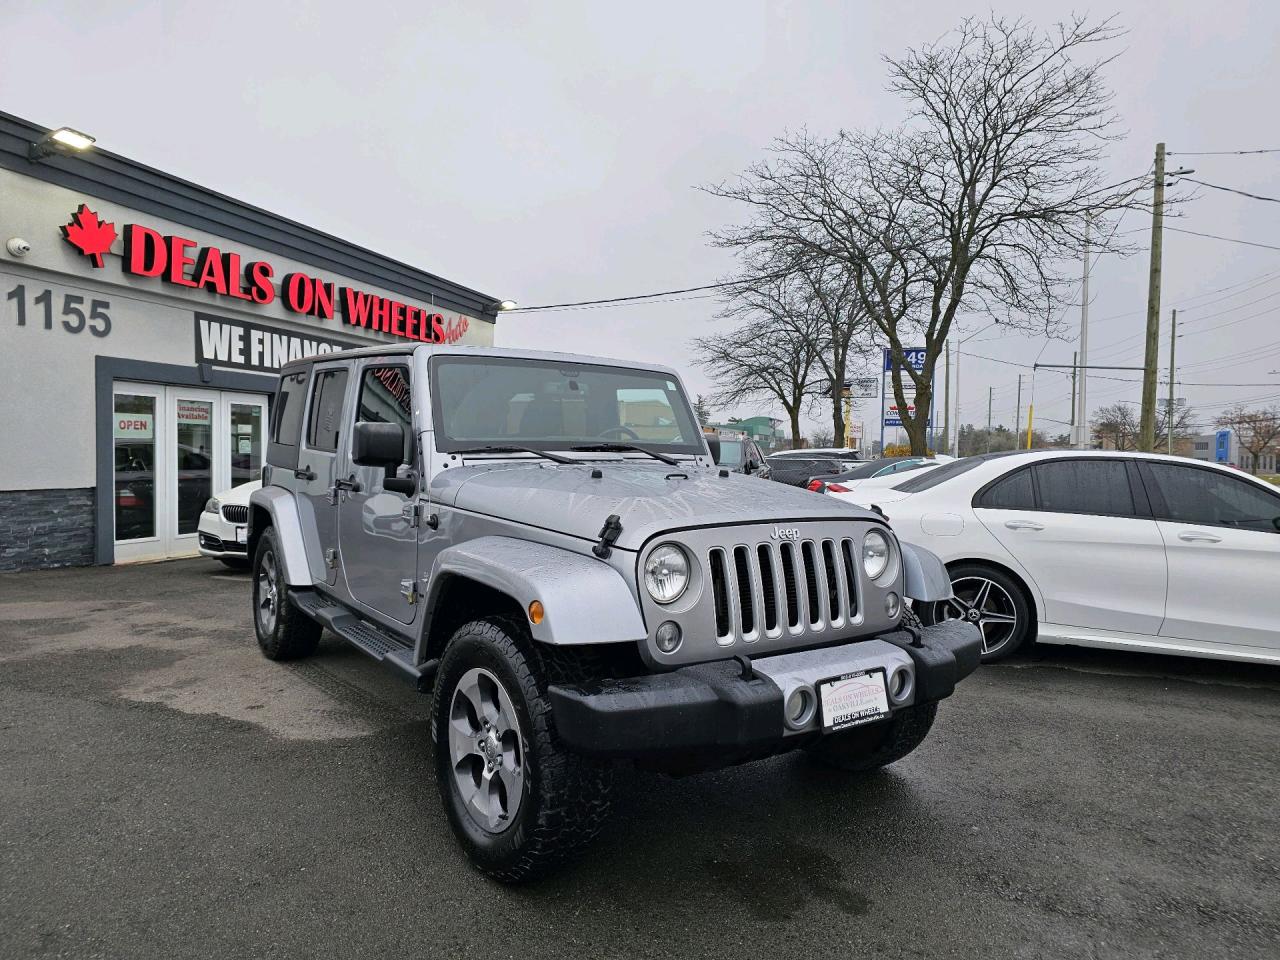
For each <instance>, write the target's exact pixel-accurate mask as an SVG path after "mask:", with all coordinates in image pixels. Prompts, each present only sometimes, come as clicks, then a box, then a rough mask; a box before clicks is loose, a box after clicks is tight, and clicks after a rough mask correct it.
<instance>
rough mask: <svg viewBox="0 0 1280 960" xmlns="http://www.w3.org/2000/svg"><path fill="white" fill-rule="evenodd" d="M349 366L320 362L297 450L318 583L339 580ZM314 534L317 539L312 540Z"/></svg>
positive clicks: (300, 500) (309, 549) (304, 520)
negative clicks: (341, 455)
mask: <svg viewBox="0 0 1280 960" xmlns="http://www.w3.org/2000/svg"><path fill="white" fill-rule="evenodd" d="M350 378H351V370H350V366H349V364H346V363H328V364H316V366H315V368H314V370H313V372H312V375H311V392H310V394H309V396H308V399H307V420H306V425H305V428H304V429H303V431H302V444H301V446H300V447H299V449H298V469H297V471H296V472H295V473H294V476H295V477H297V479H298V486H297V490H298V496H297V502H298V511H299V513H300V514H301V516H300V519H301V521H302V531H303V537H304V538H306V539H307V541H308V542H307V559H308V561H309V562H310V564H311V576H312V577H313V578H314V579H315V580H316V581H317V582H319V583H327V584H329V585H331V586H332V585H333V584H335V583H336V582H337V576H338V569H337V551H338V506H337V490H336V489H335V487H334V483H335V481H336V480H337V477H338V473H337V471H338V447H339V444H340V441H341V440H342V434H343V430H342V411H343V409H344V405H345V402H346V395H347V387H348V382H349V380H350ZM313 538H314V539H313Z"/></svg>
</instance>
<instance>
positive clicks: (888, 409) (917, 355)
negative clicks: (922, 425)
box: [880, 347, 933, 440]
mask: <svg viewBox="0 0 1280 960" xmlns="http://www.w3.org/2000/svg"><path fill="white" fill-rule="evenodd" d="M902 355H903V356H904V357H905V358H906V361H907V363H908V364H910V365H911V367H912V368H913V369H914V370H916V372H917V373H918V372H919V371H921V370H923V369H924V358H925V348H924V347H907V348H905V349H903V351H902ZM891 370H893V355H892V353H891V352H890V350H889V348H888V347H885V349H884V373H883V374H881V377H880V383H881V389H882V390H883V393H882V394H881V398H880V409H881V411H882V414H883V415H882V416H881V418H880V419H881V423H882V424H883V426H885V427H900V426H902V411H900V410H899V409H898V400H897V397H896V396H895V395H894V392H893V377H892V376H891V375H890V371H891ZM902 393H903V399H904V400H906V402H907V416H909V417H914V416H915V415H916V404H915V398H916V385H915V383H914V382H913V381H912V379H911V377H910V375H907V376H905V377H903V378H902ZM926 426H928V427H932V426H933V405H932V403H931V404H930V408H929V419H928V421H927V422H926ZM881 439H882V440H883V431H882V436H881Z"/></svg>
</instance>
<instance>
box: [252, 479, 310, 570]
mask: <svg viewBox="0 0 1280 960" xmlns="http://www.w3.org/2000/svg"><path fill="white" fill-rule="evenodd" d="M254 507H258V508H260V509H262V510H265V511H266V512H267V514H268V515H269V516H270V517H271V526H273V527H274V528H275V531H276V542H277V543H278V544H279V546H280V563H281V565H282V566H283V567H284V580H285V583H287V584H288V585H289V586H291V587H310V586H314V584H315V581H314V580H313V579H312V577H311V566H310V564H308V563H307V548H306V545H305V543H304V541H303V538H302V523H301V521H300V520H299V518H298V504H297V501H296V500H295V499H294V495H293V494H292V493H290V492H289V491H287V490H282V489H281V488H279V487H262V488H261V489H258V490H255V491H253V493H251V494H250V495H249V543H250V545H251V550H252V545H254V544H256V543H257V542H258V537H259V536H260V535H261V534H262V531H261V530H259V529H257V528H255V527H254V525H253V517H254V511H253V508H254ZM249 559H250V560H252V559H253V555H252V552H251V553H250V556H249Z"/></svg>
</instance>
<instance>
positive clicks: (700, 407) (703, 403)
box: [693, 394, 711, 426]
mask: <svg viewBox="0 0 1280 960" xmlns="http://www.w3.org/2000/svg"><path fill="white" fill-rule="evenodd" d="M693 415H694V416H695V417H697V418H698V426H702V425H703V424H705V423H706V422H707V421H708V420H710V419H711V404H710V402H709V401H708V400H707V398H706V397H704V396H703V395H702V394H698V396H697V398H696V399H695V400H694V401H693Z"/></svg>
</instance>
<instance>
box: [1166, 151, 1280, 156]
mask: <svg viewBox="0 0 1280 960" xmlns="http://www.w3.org/2000/svg"><path fill="white" fill-rule="evenodd" d="M1251 153H1280V150H1179V151H1178V152H1177V153H1174V152H1173V151H1172V150H1170V151H1169V152H1168V153H1167V154H1166V156H1170V157H1242V156H1244V155H1246V154H1251Z"/></svg>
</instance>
